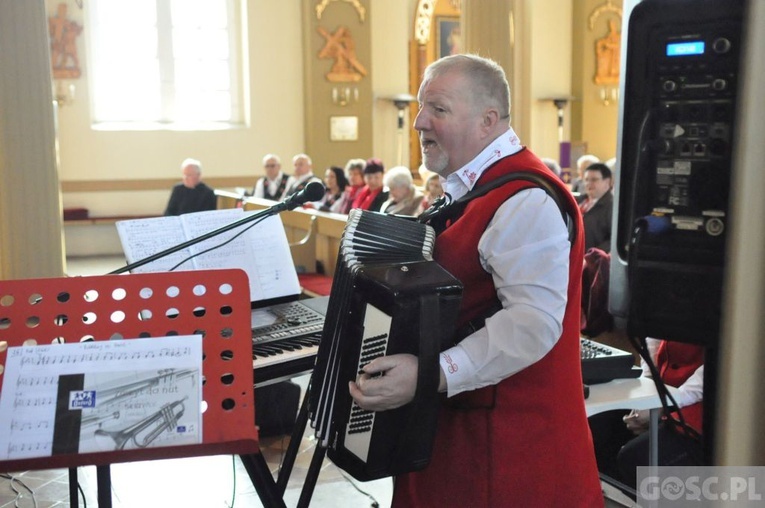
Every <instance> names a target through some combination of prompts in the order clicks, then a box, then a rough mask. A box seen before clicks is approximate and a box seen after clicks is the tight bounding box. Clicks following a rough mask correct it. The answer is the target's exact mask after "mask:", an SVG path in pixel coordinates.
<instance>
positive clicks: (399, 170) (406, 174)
mask: <svg viewBox="0 0 765 508" xmlns="http://www.w3.org/2000/svg"><path fill="white" fill-rule="evenodd" d="M383 185H385V186H386V187H388V188H389V189H390V188H398V187H407V188H411V187H412V186H413V185H414V180H412V172H411V171H409V168H407V167H405V166H396V167H393V168H390V169H389V170H388V171H387V172H386V173H385V176H383Z"/></svg>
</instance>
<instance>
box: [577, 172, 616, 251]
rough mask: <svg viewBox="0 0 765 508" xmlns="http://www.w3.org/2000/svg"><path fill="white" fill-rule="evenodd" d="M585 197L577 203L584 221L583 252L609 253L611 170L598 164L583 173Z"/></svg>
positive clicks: (612, 196)
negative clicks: (595, 250)
mask: <svg viewBox="0 0 765 508" xmlns="http://www.w3.org/2000/svg"><path fill="white" fill-rule="evenodd" d="M584 190H585V193H586V194H585V197H584V199H583V200H582V201H580V202H579V209H580V210H581V211H582V220H583V221H584V251H585V252H587V251H588V250H589V249H590V248H592V247H597V248H598V249H600V250H602V251H603V252H611V217H613V212H614V195H613V194H612V193H611V170H610V169H608V166H606V165H605V164H602V163H600V162H596V163H595V164H591V165H590V166H589V167H588V168H587V169H586V170H585V171H584Z"/></svg>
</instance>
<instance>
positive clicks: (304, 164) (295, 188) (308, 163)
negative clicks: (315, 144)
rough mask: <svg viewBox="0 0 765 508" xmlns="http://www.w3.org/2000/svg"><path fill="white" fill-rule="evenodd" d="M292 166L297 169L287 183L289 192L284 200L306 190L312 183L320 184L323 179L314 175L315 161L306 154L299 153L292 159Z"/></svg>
mask: <svg viewBox="0 0 765 508" xmlns="http://www.w3.org/2000/svg"><path fill="white" fill-rule="evenodd" d="M292 165H293V167H294V168H295V169H294V172H293V173H292V176H291V177H290V178H289V180H288V181H287V190H286V191H285V192H284V195H283V196H282V198H288V197H290V196H292V195H293V194H297V193H298V192H300V191H301V190H303V189H305V186H306V185H308V184H309V183H310V182H319V183H321V179H320V178H319V177H317V176H316V175H314V174H313V161H312V160H311V158H310V157H309V156H307V155H306V154H304V153H299V154H297V155H296V156H294V157H293V158H292Z"/></svg>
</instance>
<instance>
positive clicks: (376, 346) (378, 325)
mask: <svg viewBox="0 0 765 508" xmlns="http://www.w3.org/2000/svg"><path fill="white" fill-rule="evenodd" d="M390 324H391V317H390V316H388V315H387V314H385V313H384V312H381V311H380V310H378V309H377V308H375V307H373V306H372V305H367V306H366V312H365V315H364V334H363V336H362V339H361V354H360V355H359V365H358V372H359V373H360V372H361V369H363V368H364V366H365V365H366V364H368V363H369V362H371V361H372V360H374V359H375V358H378V357H380V356H383V355H385V351H386V350H387V348H388V332H389V331H390ZM374 421H375V413H374V411H367V410H365V409H361V408H360V407H359V406H358V405H357V404H356V403H355V402H353V403H352V404H351V413H350V417H349V419H348V426H347V427H346V432H345V447H346V448H347V449H348V450H349V451H350V452H352V453H353V454H354V455H356V456H357V457H358V458H360V459H362V460H366V459H367V454H368V452H369V445H370V439H371V435H372V430H373V428H374Z"/></svg>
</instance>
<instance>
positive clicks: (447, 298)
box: [309, 210, 462, 481]
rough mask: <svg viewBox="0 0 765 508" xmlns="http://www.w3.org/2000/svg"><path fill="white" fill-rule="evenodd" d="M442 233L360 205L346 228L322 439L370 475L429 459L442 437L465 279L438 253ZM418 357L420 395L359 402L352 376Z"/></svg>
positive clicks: (314, 401) (318, 422)
mask: <svg viewBox="0 0 765 508" xmlns="http://www.w3.org/2000/svg"><path fill="white" fill-rule="evenodd" d="M434 244H435V232H434V231H433V229H432V228H431V227H430V226H427V225H425V224H421V223H418V222H416V221H414V220H411V219H406V218H403V217H397V216H394V215H384V214H380V213H377V212H368V211H361V210H352V211H351V213H350V215H349V217H348V223H347V224H346V227H345V230H344V232H343V236H342V240H341V245H340V252H339V256H338V262H337V268H336V271H335V276H334V279H333V282H332V292H331V293H330V297H329V303H328V307H327V314H326V318H325V322H324V323H325V324H324V330H323V332H322V338H321V343H320V345H319V351H318V354H317V357H316V366H315V368H314V371H313V375H312V378H311V390H310V399H309V417H310V418H311V424H312V427H313V428H314V429H315V433H316V437H317V439H318V440H319V445H320V446H323V447H325V448H326V449H327V456H328V457H329V458H330V460H332V461H333V462H334V463H335V464H336V465H337V466H338V467H340V468H341V469H344V470H345V471H347V472H348V473H349V474H351V475H352V476H353V477H354V478H356V479H358V480H362V481H367V480H373V479H377V478H383V477H386V476H392V475H397V474H403V473H406V472H410V471H416V470H419V469H422V468H424V467H425V466H426V465H427V464H428V462H429V460H430V455H431V451H432V447H433V439H434V438H435V429H436V420H437V416H438V408H439V397H438V393H437V389H438V380H439V363H438V355H439V353H440V352H441V351H442V350H444V349H446V347H447V346H449V345H451V343H452V337H453V334H454V325H455V320H456V317H457V314H458V311H459V305H460V301H461V298H462V285H461V283H460V281H459V280H457V279H456V278H454V277H453V276H452V275H451V274H449V273H448V272H447V271H446V270H444V269H443V268H442V267H441V266H440V265H438V263H436V262H435V261H433V259H432V252H433V247H434ZM399 353H409V354H413V355H415V356H417V357H418V367H419V369H418V379H417V388H416V392H415V396H414V400H413V401H412V402H410V403H409V404H406V405H404V406H402V407H399V408H396V409H392V410H387V411H378V412H372V411H366V410H363V409H361V408H360V407H359V406H358V405H356V404H355V402H354V401H353V399H352V398H351V396H350V393H349V392H348V382H349V381H352V380H355V379H356V377H357V374H358V373H359V372H360V370H361V369H362V368H363V367H364V365H366V364H367V363H369V362H370V361H372V360H373V359H374V358H376V357H378V356H383V355H391V354H399Z"/></svg>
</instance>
